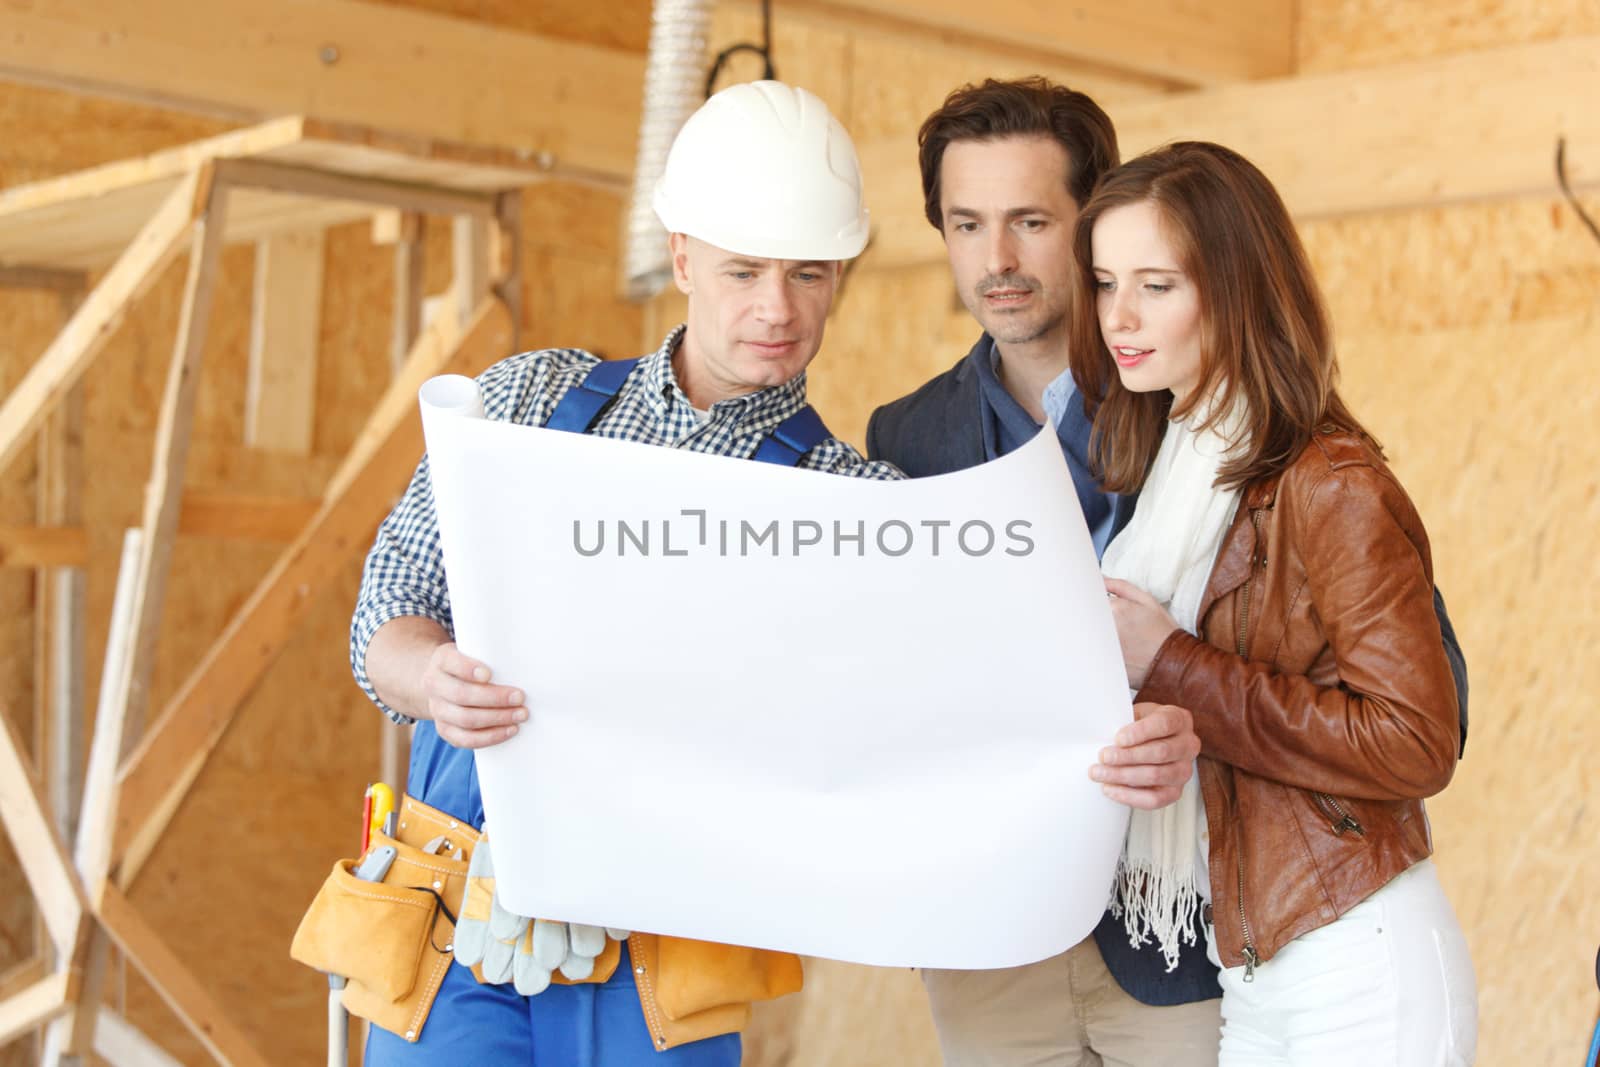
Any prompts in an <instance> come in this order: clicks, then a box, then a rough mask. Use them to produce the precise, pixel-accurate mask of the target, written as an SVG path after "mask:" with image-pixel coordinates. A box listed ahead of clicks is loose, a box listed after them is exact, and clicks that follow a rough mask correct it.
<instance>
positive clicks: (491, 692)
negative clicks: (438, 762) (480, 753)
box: [418, 641, 528, 748]
mask: <svg viewBox="0 0 1600 1067" xmlns="http://www.w3.org/2000/svg"><path fill="white" fill-rule="evenodd" d="M492 676H493V675H492V672H491V671H490V670H489V667H488V665H487V664H484V663H479V662H478V661H477V660H475V659H472V658H470V657H468V656H465V655H463V654H462V653H461V651H460V649H458V648H456V646H455V642H453V641H451V642H447V643H445V644H442V645H439V646H438V647H436V648H435V649H434V650H433V652H432V653H430V654H429V656H428V659H427V662H426V663H425V664H424V665H423V668H422V677H421V679H420V681H419V683H418V685H419V688H420V689H421V692H422V694H423V696H424V697H425V698H426V699H427V702H428V717H429V718H431V719H433V722H434V726H435V727H436V728H437V729H438V731H439V736H440V738H442V739H443V740H444V741H445V742H447V743H448V744H452V745H454V746H456V747H457V748H487V747H488V746H489V745H497V744H499V743H500V742H502V741H505V740H506V739H508V738H510V737H511V736H512V735H513V734H515V733H516V732H517V724H518V723H520V722H526V721H527V718H528V709H527V707H526V706H524V704H523V699H524V698H523V693H522V690H520V689H517V688H515V687H513V686H509V685H492V684H490V682H489V679H490V678H491V677H492Z"/></svg>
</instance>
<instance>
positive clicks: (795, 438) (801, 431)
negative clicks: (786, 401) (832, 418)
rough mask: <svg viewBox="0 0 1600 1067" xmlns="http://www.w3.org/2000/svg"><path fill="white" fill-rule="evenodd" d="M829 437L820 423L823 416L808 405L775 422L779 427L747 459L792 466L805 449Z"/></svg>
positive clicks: (809, 448) (810, 448)
mask: <svg viewBox="0 0 1600 1067" xmlns="http://www.w3.org/2000/svg"><path fill="white" fill-rule="evenodd" d="M832 436H833V434H831V433H829V432H828V428H827V427H826V426H824V425H823V424H822V416H821V415H818V414H817V409H816V408H814V407H812V406H811V405H810V404H807V405H806V406H805V407H803V408H801V409H800V410H799V411H797V412H795V413H794V414H793V415H790V416H789V417H788V418H787V419H784V420H783V421H782V422H780V423H778V428H777V429H775V430H773V431H772V432H771V433H770V434H768V435H767V436H766V437H765V438H763V439H762V441H761V447H759V448H757V449H756V454H755V455H754V456H751V457H750V458H751V459H753V460H755V461H756V462H757V463H778V464H781V465H783V466H785V467H793V466H794V465H795V464H797V463H799V462H800V459H801V457H802V456H804V455H805V454H806V453H807V452H810V451H811V450H812V449H813V448H816V447H817V446H818V445H820V444H821V443H822V442H824V441H826V440H827V439H828V438H830V437H832Z"/></svg>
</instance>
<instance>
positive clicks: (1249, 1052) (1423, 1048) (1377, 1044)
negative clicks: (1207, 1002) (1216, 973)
mask: <svg viewBox="0 0 1600 1067" xmlns="http://www.w3.org/2000/svg"><path fill="white" fill-rule="evenodd" d="M1206 941H1207V946H1208V948H1209V950H1210V955H1211V961H1212V962H1213V963H1216V962H1217V942H1216V937H1215V935H1214V933H1213V931H1212V930H1211V929H1210V928H1209V927H1208V928H1207V929H1206ZM1221 981H1222V1052H1221V1057H1220V1060H1219V1063H1220V1067H1267V1065H1273V1067H1278V1065H1286V1067H1287V1065H1292V1067H1323V1065H1327V1067H1335V1065H1337V1067H1349V1065H1351V1064H1359V1065H1360V1067H1469V1065H1470V1064H1471V1063H1472V1062H1473V1059H1474V1057H1475V1056H1476V1054H1477V1043H1478V989H1477V980H1476V978H1475V977H1474V975H1473V972H1472V959H1471V957H1470V956H1468V954H1467V943H1466V939H1465V938H1464V937H1462V934H1461V926H1460V924H1459V923H1458V922H1456V915H1455V911H1454V909H1452V908H1451V907H1450V901H1449V900H1447V899H1446V898H1445V895H1444V889H1443V888H1442V887H1440V885H1439V876H1438V874H1437V873H1436V872H1435V870H1434V867H1433V862H1432V861H1431V860H1423V861H1422V862H1421V863H1419V864H1417V865H1416V866H1414V867H1412V868H1411V869H1410V870H1408V871H1405V872H1404V873H1403V874H1401V875H1399V876H1398V877H1397V878H1395V879H1394V880H1393V881H1391V882H1390V883H1389V884H1388V885H1386V886H1384V887H1383V888H1382V889H1379V890H1378V891H1377V892H1376V893H1374V894H1372V896H1370V897H1368V898H1367V899H1366V900H1363V901H1362V902H1361V903H1360V904H1358V905H1356V906H1355V907H1354V908H1351V909H1350V911H1348V912H1347V913H1345V915H1343V916H1342V917H1341V918H1339V919H1337V920H1335V921H1334V922H1332V923H1330V924H1329V925H1327V926H1324V927H1321V928H1320V929H1317V930H1313V931H1311V932H1310V933H1308V934H1303V935H1301V936H1300V937H1297V938H1295V939H1294V940H1293V941H1291V942H1289V944H1287V945H1285V946H1284V947H1283V948H1281V949H1279V950H1278V953H1277V955H1275V956H1273V958H1272V959H1270V960H1268V961H1267V962H1265V963H1263V964H1261V965H1260V966H1258V967H1257V968H1256V969H1255V980H1254V981H1251V982H1246V981H1245V980H1244V968H1243V967H1228V968H1224V969H1223V971H1222V975H1221Z"/></svg>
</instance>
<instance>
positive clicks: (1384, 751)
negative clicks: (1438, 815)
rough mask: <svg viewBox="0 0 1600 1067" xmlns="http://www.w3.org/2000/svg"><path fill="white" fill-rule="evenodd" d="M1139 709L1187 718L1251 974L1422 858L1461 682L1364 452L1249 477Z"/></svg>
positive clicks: (1234, 939) (1450, 767) (1401, 498)
mask: <svg viewBox="0 0 1600 1067" xmlns="http://www.w3.org/2000/svg"><path fill="white" fill-rule="evenodd" d="M1199 618H1200V632H1201V633H1202V634H1203V635H1204V640H1201V639H1199V638H1196V637H1193V636H1191V635H1190V634H1187V633H1185V632H1183V631H1181V630H1180V631H1177V632H1176V633H1174V634H1172V636H1170V637H1169V638H1168V639H1167V640H1166V642H1165V643H1164V644H1163V645H1162V646H1161V648H1160V649H1159V650H1158V651H1157V653H1156V658H1155V661H1154V662H1153V663H1152V665H1151V668H1150V673H1149V676H1148V678H1147V679H1146V681H1145V685H1144V688H1143V689H1142V690H1140V692H1139V697H1138V699H1140V700H1152V701H1157V702H1159V703H1167V704H1177V705H1180V706H1183V707H1187V708H1189V709H1190V710H1191V711H1192V712H1193V713H1194V723H1195V732H1196V733H1197V734H1199V736H1200V743H1201V756H1200V760H1199V776H1200V786H1201V791H1202V793H1203V795H1204V797H1205V806H1206V819H1207V822H1208V824H1209V826H1210V831H1211V864H1210V873H1211V891H1212V904H1213V915H1214V922H1215V927H1216V936H1217V947H1218V949H1219V951H1220V954H1221V957H1222V962H1223V964H1224V965H1225V966H1229V967H1236V966H1239V965H1241V964H1243V965H1246V966H1248V967H1251V968H1254V966H1255V965H1256V963H1258V962H1260V961H1262V960H1267V959H1270V958H1271V957H1272V956H1273V954H1274V953H1276V952H1277V951H1278V950H1279V949H1280V948H1282V947H1283V946H1284V945H1285V944H1287V943H1288V942H1289V941H1291V940H1292V939H1294V938H1296V937H1298V936H1300V935H1301V934H1303V933H1306V932H1307V931H1310V930H1315V929H1316V928H1318V927H1319V926H1323V925H1325V924H1327V923H1329V922H1332V921H1333V920H1334V919H1335V918H1337V917H1338V916H1340V915H1342V914H1344V913H1345V912H1346V911H1348V910H1349V909H1350V908H1351V907H1353V906H1354V905H1355V904H1357V903H1359V902H1360V901H1361V900H1362V899H1364V898H1365V897H1367V896H1368V895H1369V894H1371V893H1372V892H1373V891H1374V890H1376V889H1378V888H1379V887H1381V886H1382V885H1384V884H1385V883H1386V882H1388V881H1389V879H1391V878H1393V877H1394V876H1395V875H1397V874H1399V873H1400V872H1401V871H1403V870H1405V869H1406V868H1408V867H1410V866H1411V865H1412V864H1414V863H1417V862H1418V861H1420V860H1422V859H1424V858H1425V857H1427V856H1428V855H1429V854H1430V853H1431V852H1432V851H1433V843H1432V836H1431V834H1430V833H1429V829H1428V817H1427V814H1426V813H1425V811H1424V810H1423V806H1422V798H1423V797H1427V796H1431V795H1433V794H1434V793H1437V792H1439V791H1440V790H1441V789H1443V788H1444V787H1445V785H1446V783H1448V782H1449V781H1450V776H1451V774H1452V773H1453V772H1454V770H1455V762H1456V753H1457V751H1458V749H1457V745H1458V740H1459V732H1460V728H1459V726H1458V720H1457V714H1456V691H1455V686H1454V684H1453V681H1452V678H1451V674H1450V666H1449V662H1448V661H1447V659H1446V657H1445V652H1444V648H1443V645H1442V644H1441V640H1440V633H1439V622H1438V618H1437V616H1436V615H1435V614H1434V607H1433V563H1432V560H1431V558H1430V556H1429V552H1428V537H1427V534H1426V533H1425V532H1424V531H1423V528H1422V521H1421V520H1420V519H1419V518H1418V517H1417V512H1416V509H1415V508H1414V507H1413V506H1412V504H1411V500H1410V498H1409V497H1407V496H1406V492H1405V490H1404V489H1402V488H1401V487H1400V483H1399V482H1397V481H1396V480H1395V477H1394V475H1393V474H1391V473H1390V471H1389V469H1388V467H1386V466H1385V465H1384V463H1383V460H1382V459H1381V458H1380V457H1379V456H1378V454H1377V452H1376V451H1375V450H1374V449H1373V448H1372V447H1371V446H1370V445H1368V444H1367V443H1366V442H1365V441H1363V440H1361V439H1360V438H1358V437H1356V436H1354V435H1351V434H1346V433H1329V434H1322V435H1319V436H1318V437H1316V438H1315V439H1314V440H1313V441H1312V443H1311V444H1310V445H1308V446H1307V447H1306V449H1305V451H1303V452H1302V453H1301V454H1300V455H1299V456H1298V457H1297V458H1296V459H1295V461H1294V462H1293V463H1292V464H1291V465H1290V466H1289V467H1288V468H1287V469H1286V470H1285V471H1284V472H1283V473H1282V474H1281V475H1279V476H1278V477H1275V478H1270V479H1266V480H1264V481H1261V482H1258V483H1255V484H1252V485H1250V486H1247V487H1246V489H1245V491H1244V493H1243V495H1242V497H1241V500H1240V504H1239V510H1238V513H1237V515H1236V516H1235V518H1234V522H1233V525H1232V526H1231V527H1230V528H1229V530H1228V532H1227V534H1226V536H1225V537H1224V539H1223V543H1222V549H1221V551H1220V552H1219V553H1218V556H1217V562H1216V566H1215V567H1214V568H1213V569H1212V572H1211V581H1210V583H1209V584H1208V585H1207V587H1206V593H1205V596H1204V597H1203V598H1202V599H1201V602H1200V615H1199Z"/></svg>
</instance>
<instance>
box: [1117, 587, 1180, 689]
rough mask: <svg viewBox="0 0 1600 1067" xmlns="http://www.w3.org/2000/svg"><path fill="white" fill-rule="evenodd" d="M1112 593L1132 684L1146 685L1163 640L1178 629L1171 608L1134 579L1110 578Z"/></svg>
mask: <svg viewBox="0 0 1600 1067" xmlns="http://www.w3.org/2000/svg"><path fill="white" fill-rule="evenodd" d="M1106 592H1107V593H1109V594H1110V595H1111V618H1112V619H1113V620H1114V621H1115V622H1116V624H1117V640H1119V641H1120V642H1122V663H1123V665H1124V666H1125V667H1127V669H1128V688H1129V689H1134V690H1137V689H1138V688H1139V687H1140V686H1142V685H1144V680H1145V678H1146V676H1148V675H1149V673H1150V664H1152V663H1154V662H1155V658H1156V652H1157V651H1159V650H1160V648H1161V644H1162V642H1164V641H1165V640H1166V639H1167V638H1168V637H1171V636H1172V631H1174V630H1176V629H1178V624H1177V623H1176V622H1174V621H1173V618H1172V616H1171V615H1169V614H1167V609H1166V608H1164V607H1162V606H1161V604H1160V603H1159V602H1158V601H1157V600H1156V598H1155V597H1153V596H1151V595H1150V594H1149V593H1147V592H1145V591H1144V590H1143V589H1140V588H1139V587H1138V586H1136V585H1134V584H1133V583H1131V582H1124V581H1122V580H1121V579H1120V578H1107V579H1106Z"/></svg>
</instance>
